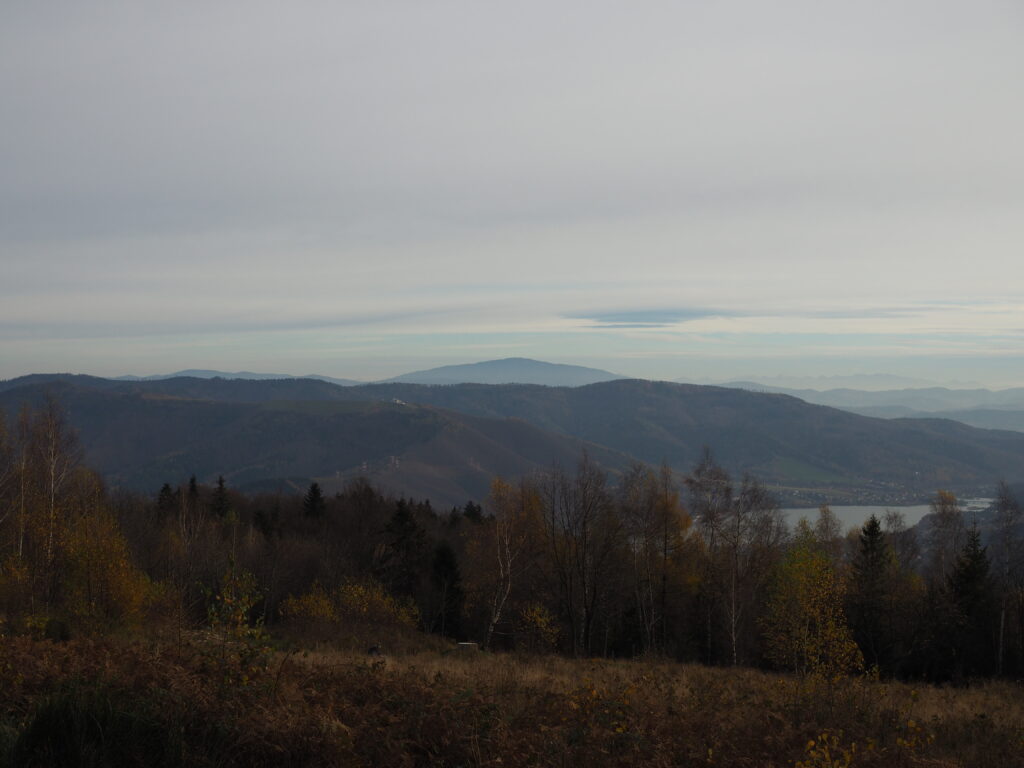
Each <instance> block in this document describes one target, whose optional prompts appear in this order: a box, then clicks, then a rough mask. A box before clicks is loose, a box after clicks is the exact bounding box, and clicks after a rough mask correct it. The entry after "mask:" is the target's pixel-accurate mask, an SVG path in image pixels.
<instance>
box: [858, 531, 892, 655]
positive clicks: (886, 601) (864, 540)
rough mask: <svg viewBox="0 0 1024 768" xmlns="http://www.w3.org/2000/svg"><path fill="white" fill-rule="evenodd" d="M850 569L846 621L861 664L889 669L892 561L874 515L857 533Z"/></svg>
mask: <svg viewBox="0 0 1024 768" xmlns="http://www.w3.org/2000/svg"><path fill="white" fill-rule="evenodd" d="M859 543H860V546H859V548H858V550H857V554H856V557H855V558H854V561H853V567H852V569H851V577H852V580H851V584H850V592H849V606H850V624H851V628H852V629H853V637H854V639H855V640H856V641H857V645H858V646H859V647H860V649H861V652H862V653H863V654H864V661H865V663H866V664H867V665H868V666H869V667H871V666H878V667H879V669H882V670H885V671H891V666H892V645H893V643H892V637H891V635H892V631H891V630H892V621H893V615H892V614H893V589H894V586H895V584H894V575H895V573H894V572H895V560H894V558H893V554H892V550H891V548H890V546H889V542H888V540H887V539H886V536H885V534H884V533H883V532H882V526H881V524H880V523H879V521H878V518H877V517H875V516H874V515H872V516H871V517H870V518H868V521H867V522H866V523H865V524H864V527H863V528H862V529H861V532H860V542H859Z"/></svg>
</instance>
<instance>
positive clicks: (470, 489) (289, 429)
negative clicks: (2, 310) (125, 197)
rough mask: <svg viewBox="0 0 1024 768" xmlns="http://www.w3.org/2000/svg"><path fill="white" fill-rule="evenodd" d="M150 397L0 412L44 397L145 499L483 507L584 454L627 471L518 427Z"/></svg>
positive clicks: (31, 392)
mask: <svg viewBox="0 0 1024 768" xmlns="http://www.w3.org/2000/svg"><path fill="white" fill-rule="evenodd" d="M190 383H192V382H185V389H186V390H187V389H188V388H189V386H188V385H189V384H190ZM275 383H276V382H273V383H271V386H270V387H268V390H269V391H274V390H275V387H274V386H273V384H275ZM156 384H163V382H156ZM149 389H150V385H149V384H146V385H145V386H144V387H141V388H140V387H138V386H136V385H135V383H132V385H131V386H126V387H121V386H118V387H114V388H108V387H106V386H101V387H98V388H93V387H91V386H83V382H82V381H81V380H74V381H51V382H49V383H47V384H39V383H36V384H31V385H29V386H25V387H17V388H11V389H7V390H6V391H2V392H0V409H5V410H7V412H8V415H9V417H14V414H15V412H16V411H17V409H18V408H19V407H20V405H21V403H23V402H28V403H29V404H31V405H33V406H39V405H40V404H41V403H42V402H43V401H44V399H45V398H46V397H47V396H48V395H52V396H54V397H55V398H56V399H57V400H58V402H59V403H60V404H61V405H62V407H63V408H64V409H65V411H66V413H67V416H68V419H69V421H70V423H71V426H73V427H74V428H75V429H76V430H77V431H78V432H79V435H80V440H81V444H82V447H83V448H84V451H85V458H86V460H87V462H88V463H89V464H90V465H91V466H93V467H95V468H96V469H97V470H99V471H100V472H101V473H102V474H103V475H104V476H105V477H107V478H108V480H109V481H111V482H112V483H114V484H115V485H121V486H125V487H128V488H133V489H138V490H145V491H152V490H154V489H156V488H159V487H160V485H161V484H163V483H165V482H180V481H181V480H182V479H187V478H188V477H189V476H190V475H192V474H195V475H196V476H197V477H198V478H199V479H200V480H201V481H204V482H212V481H213V480H214V479H215V478H216V477H217V476H218V475H223V476H224V477H225V478H226V479H227V481H228V482H229V484H230V485H232V486H233V487H241V488H246V487H248V488H254V489H255V488H266V489H275V488H283V489H285V490H288V491H295V490H302V489H305V488H306V486H308V484H309V482H310V481H311V480H313V479H316V480H318V481H320V482H321V484H322V485H323V486H324V488H325V489H326V490H333V489H334V488H335V487H337V488H340V487H341V486H342V485H343V484H344V483H345V482H346V481H347V480H349V479H352V478H353V477H356V476H366V477H369V478H371V479H373V481H374V482H375V483H377V484H379V485H380V486H381V487H383V488H386V489H388V490H389V491H391V492H393V493H395V494H399V495H409V496H415V497H416V498H420V499H431V500H432V501H433V502H434V503H435V504H437V505H438V506H451V505H453V504H459V505H462V504H464V503H465V502H466V500H467V499H482V498H483V497H484V496H485V495H486V494H487V492H488V490H489V485H490V482H491V480H492V478H494V477H496V476H504V477H519V476H523V475H528V474H531V473H534V472H537V471H540V470H544V469H547V468H549V467H550V466H551V465H552V463H560V464H563V465H566V466H571V465H573V464H574V463H575V462H576V461H577V460H578V458H579V456H580V455H581V453H582V452H583V451H584V450H587V451H588V452H589V453H590V454H591V455H592V456H593V457H594V459H595V460H596V461H598V462H599V463H600V464H601V465H602V466H605V467H607V468H608V469H609V470H611V471H612V472H621V471H623V470H624V469H625V468H626V467H627V466H628V465H629V463H630V458H629V457H627V456H624V455H621V454H617V453H616V452H614V451H611V450H608V449H606V448H604V447H602V446H598V445H589V444H587V443H585V442H584V441H581V440H578V439H576V438H573V437H570V436H566V435H559V434H553V433H550V432H545V431H543V430H540V429H538V428H536V427H534V426H532V425H530V424H528V423H526V422H524V421H521V420H516V419H504V418H502V419H488V418H481V417H477V416H470V415H467V414H460V413H455V412H451V411H446V410H443V409H440V408H435V407H431V406H420V405H413V404H407V403H391V402H379V401H363V402H353V401H334V402H331V401H326V400H323V399H320V400H314V399H309V400H267V401H264V402H252V401H247V402H225V401H215V400H209V399H196V398H193V397H188V396H185V395H180V394H176V395H172V394H168V393H166V392H163V391H159V390H161V389H162V387H159V386H157V387H153V388H152V389H155V390H157V391H146V390H149ZM242 389H244V387H243V388H242ZM310 391H313V392H316V391H318V390H317V389H316V388H315V387H314V388H311V390H310ZM278 394H280V393H278ZM293 394H294V393H293Z"/></svg>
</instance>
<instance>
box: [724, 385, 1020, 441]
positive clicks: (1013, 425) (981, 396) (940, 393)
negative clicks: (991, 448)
mask: <svg viewBox="0 0 1024 768" xmlns="http://www.w3.org/2000/svg"><path fill="white" fill-rule="evenodd" d="M728 386H730V387H735V388H737V389H744V390H748V391H752V392H771V393H775V394H785V395H790V396H792V397H798V398H800V399H801V400H803V401H804V402H807V403H815V404H816V405H827V406H829V407H831V408H841V409H842V410H845V411H849V412H850V413H857V414H860V415H862V416H873V417H875V418H882V419H893V418H912V419H936V418H939V419H953V420H955V421H959V422H961V423H963V424H968V425H970V426H972V427H979V428H981V429H1010V430H1015V431H1018V432H1024V387H1014V388H1010V389H1000V390H991V389H948V388H946V387H926V388H918V389H892V390H881V391H866V390H859V389H830V390H825V391H819V390H815V389H786V388H783V387H766V386H764V385H762V384H758V383H756V382H749V381H737V382H730V383H729V385H728Z"/></svg>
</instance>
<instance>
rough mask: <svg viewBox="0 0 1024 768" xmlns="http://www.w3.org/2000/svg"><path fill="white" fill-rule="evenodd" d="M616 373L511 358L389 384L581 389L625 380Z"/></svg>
mask: <svg viewBox="0 0 1024 768" xmlns="http://www.w3.org/2000/svg"><path fill="white" fill-rule="evenodd" d="M621 378H624V377H623V376H619V375H618V374H615V373H610V372H608V371H602V370H600V369H597V368H585V367H583V366H579V365H562V364H559V363H545V362H542V361H540V360H530V359H529V358H525V357H509V358H505V359H504V360H487V361H485V362H482V363H470V364H468V365H444V366H441V367H440V368H431V369H429V370H426V371H414V372H413V373H406V374H403V375H402V376H395V377H394V378H391V379H388V380H387V382H388V383H391V382H394V383H400V384H540V385H543V386H548V387H580V386H583V385H585V384H593V383H595V382H598V381H611V380H613V379H621Z"/></svg>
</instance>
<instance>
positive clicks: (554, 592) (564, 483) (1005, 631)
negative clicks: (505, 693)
mask: <svg viewBox="0 0 1024 768" xmlns="http://www.w3.org/2000/svg"><path fill="white" fill-rule="evenodd" d="M481 501H482V503H480V504H477V503H475V502H467V504H466V505H465V506H464V507H462V508H455V509H451V510H437V509H435V508H434V507H433V506H432V505H431V504H430V502H429V501H426V500H413V499H407V498H401V497H395V496H391V495H388V494H386V493H383V492H381V491H380V490H379V489H377V488H375V487H373V485H372V484H371V483H369V482H368V481H367V480H365V479H357V480H354V481H351V482H349V483H348V484H346V485H345V486H344V488H343V489H342V490H341V491H339V492H337V493H334V494H325V493H324V492H323V490H322V489H321V487H320V486H319V485H318V484H317V483H313V484H311V485H310V486H309V487H307V488H304V489H294V488H283V489H282V490H281V491H279V492H273V493H267V492H264V493H242V492H240V491H238V490H236V489H232V488H231V487H229V484H228V483H227V482H226V481H225V479H224V478H219V479H218V481H217V482H216V483H215V484H213V485H207V484H203V483H200V482H198V481H197V480H196V478H195V477H192V478H189V479H184V480H181V481H171V480H169V481H168V482H167V483H165V484H164V485H163V486H162V487H161V488H160V489H156V492H155V493H154V494H153V495H152V497H148V496H146V495H143V494H137V493H130V492H125V491H113V492H111V491H109V490H107V489H106V488H105V487H104V484H103V482H102V480H101V479H100V478H99V477H98V475H97V474H96V473H95V472H92V471H91V470H89V469H87V468H86V467H84V466H83V465H82V461H81V451H80V449H79V448H78V446H77V442H76V440H75V437H74V434H73V433H72V431H71V430H70V429H69V428H68V425H67V423H66V421H65V419H64V416H63V415H62V413H61V411H60V408H59V407H58V406H57V404H56V403H54V402H49V403H47V404H46V405H44V406H43V407H42V408H41V409H39V410H37V411H33V410H31V409H28V408H26V409H23V410H22V412H21V413H20V414H19V416H18V417H17V418H16V419H15V420H14V421H13V423H12V424H10V425H7V424H5V423H4V422H3V421H0V632H4V633H18V632H26V633H36V634H45V635H49V636H53V637H61V636H67V635H69V634H75V633H93V632H103V631H110V630H111V629H115V628H120V627H127V626H133V627H147V626H153V625H159V626H163V627H172V628H174V629H176V630H177V631H179V632H187V631H192V630H194V629H195V628H197V627H201V626H203V625H204V624H206V623H208V622H210V621H211V616H213V615H214V613H215V612H216V611H217V610H220V609H222V608H223V607H224V606H225V605H228V604H230V605H232V606H234V610H235V611H236V612H239V611H240V613H239V615H240V616H241V618H240V621H243V622H245V623H248V624H251V625H264V626H267V627H272V628H276V629H277V630H280V631H281V632H283V633H289V632H291V633H293V634H294V635H295V636H297V637H300V638H312V637H315V638H318V639H324V640H331V639H333V638H337V637H339V636H341V635H344V634H346V633H349V634H351V633H352V632H354V631H356V630H359V631H361V632H362V634H361V635H360V637H368V636H371V635H372V636H374V637H377V638H379V640H380V642H381V643H382V644H385V645H386V643H387V642H388V637H389V636H390V634H389V633H400V632H410V631H414V630H415V631H425V632H431V633H436V634H438V635H442V636H445V637H448V638H452V639H458V640H471V641H475V642H478V643H480V644H481V645H483V646H484V647H488V648H492V649H509V650H527V651H536V652H541V651H544V652H561V653H564V654H569V655H575V656H614V657H629V656H639V655H643V654H655V655H659V656H665V657H671V658H676V659H680V660H693V661H701V662H703V663H706V664H714V665H759V666H760V665H764V666H776V667H781V668H788V669H793V670H796V671H798V672H810V671H821V672H825V673H828V674H833V673H835V674H842V673H846V672H853V671H863V670H877V671H878V673H879V674H881V675H883V676H896V677H905V678H926V679H932V680H958V679H965V678H969V677H979V676H995V675H1003V676H1019V675H1020V674H1021V673H1022V671H1024V563H1022V562H1021V547H1020V542H1019V540H1018V537H1019V528H1020V506H1019V504H1018V502H1017V500H1016V499H1015V498H1014V496H1013V494H1012V492H1011V490H1010V489H1009V488H1008V487H1007V486H1006V485H1005V484H1001V485H1000V491H999V498H998V499H997V502H996V507H997V519H996V521H995V526H994V531H993V533H992V534H991V536H990V537H989V544H988V546H987V547H986V546H983V544H982V541H981V537H980V534H979V531H978V530H977V528H976V527H972V526H970V525H968V521H966V520H965V519H964V514H963V511H962V509H961V507H960V506H959V504H958V502H957V500H956V498H955V496H953V495H952V494H951V493H948V492H945V491H939V492H938V493H937V494H936V496H935V498H934V499H933V501H932V511H933V513H934V514H933V515H932V516H931V518H930V519H931V525H930V526H929V527H928V528H927V529H926V531H927V532H926V534H925V535H924V536H923V537H922V538H919V537H918V534H917V533H916V532H915V530H914V529H909V528H907V527H906V525H905V524H904V522H903V520H902V518H901V516H900V515H899V513H896V512H889V513H887V514H886V515H885V516H884V518H883V519H881V520H879V519H878V518H875V517H872V518H871V519H870V520H868V522H867V523H866V524H865V525H864V526H862V527H861V528H859V529H856V530H853V531H850V532H843V531H842V530H841V527H840V525H839V523H838V521H837V519H836V517H835V515H834V514H833V513H832V512H831V510H829V509H828V507H822V508H821V509H820V510H819V511H818V514H817V516H816V518H815V519H814V520H811V521H806V520H805V521H801V522H800V523H799V524H798V525H797V526H796V527H795V529H794V530H790V528H789V527H788V526H787V525H786V521H785V520H784V516H783V514H782V512H781V511H780V509H779V506H778V504H777V502H776V501H775V499H774V498H773V497H772V495H771V494H770V493H769V492H768V490H767V489H766V488H765V487H764V486H763V485H762V484H761V483H759V482H758V481H757V480H756V479H754V478H751V477H743V478H740V479H738V480H736V479H734V478H733V477H731V476H730V475H729V473H728V472H726V471H725V470H724V469H723V468H722V467H721V466H719V465H718V464H717V463H716V462H715V461H714V458H713V456H712V454H711V453H710V452H709V451H705V453H704V455H703V457H702V458H701V460H700V461H699V462H698V464H697V465H696V466H695V467H693V469H692V470H691V471H690V473H688V474H687V475H686V476H685V477H683V478H681V479H680V478H677V477H676V476H675V475H674V473H673V472H672V471H671V470H670V469H669V468H668V467H667V466H662V467H660V468H650V467H647V466H643V465H639V464H638V465H636V466H634V467H633V468H632V469H631V470H630V471H628V472H627V473H625V475H624V476H622V477H619V478H615V481H614V482H613V478H611V477H610V476H609V475H608V473H607V472H605V471H604V470H603V469H601V468H600V467H599V466H598V465H596V464H595V463H594V462H593V461H591V460H590V459H589V458H588V457H587V456H586V455H584V456H583V457H582V458H581V459H580V461H579V463H578V465H577V466H576V467H574V468H572V469H566V468H562V467H552V468H551V469H550V470H549V471H546V472H543V473H538V474H536V475H533V476H530V477H525V478H519V479H515V480H511V479H500V478H499V479H495V480H494V481H493V483H492V487H491V491H490V494H489V495H488V497H487V498H486V499H483V500H481ZM241 591H244V592H245V594H244V595H242V594H241V593H240V592H241ZM239 606H241V608H239Z"/></svg>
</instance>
